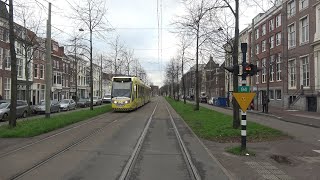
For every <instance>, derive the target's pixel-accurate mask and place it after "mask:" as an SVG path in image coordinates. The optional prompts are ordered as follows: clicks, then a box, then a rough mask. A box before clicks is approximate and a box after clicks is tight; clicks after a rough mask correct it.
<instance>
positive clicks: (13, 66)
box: [9, 0, 17, 127]
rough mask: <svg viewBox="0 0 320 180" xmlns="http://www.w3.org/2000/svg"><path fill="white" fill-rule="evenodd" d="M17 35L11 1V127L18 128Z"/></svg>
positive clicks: (10, 1) (11, 1) (11, 2)
mask: <svg viewBox="0 0 320 180" xmlns="http://www.w3.org/2000/svg"><path fill="white" fill-rule="evenodd" d="M15 39H16V38H15V34H14V21H13V0H9V42H10V56H11V102H10V104H11V105H10V116H9V126H10V127H16V125H17V121H16V112H17V109H16V107H17V95H16V94H17V57H16V50H15Z"/></svg>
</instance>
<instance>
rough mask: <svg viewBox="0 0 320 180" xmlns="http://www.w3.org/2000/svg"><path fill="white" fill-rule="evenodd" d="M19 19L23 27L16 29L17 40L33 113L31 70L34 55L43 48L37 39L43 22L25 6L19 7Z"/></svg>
mask: <svg viewBox="0 0 320 180" xmlns="http://www.w3.org/2000/svg"><path fill="white" fill-rule="evenodd" d="M17 7H18V8H17V17H18V21H21V22H22V23H23V26H19V25H16V29H17V31H18V32H20V33H19V34H21V35H20V36H19V35H17V37H16V38H17V40H18V41H19V44H20V45H21V46H22V49H23V50H21V52H19V53H21V54H22V56H23V57H24V62H25V63H24V69H25V79H26V92H25V99H26V101H27V103H28V113H29V114H30V113H31V108H30V104H31V103H30V102H31V97H30V96H31V90H30V88H31V85H32V81H30V78H31V77H30V74H31V72H30V70H31V68H32V64H31V62H32V60H33V56H34V53H35V52H36V51H37V50H38V49H39V48H40V47H41V43H42V42H39V41H38V39H37V33H38V32H39V28H40V24H41V21H42V18H41V15H40V16H38V18H39V19H34V18H33V17H35V14H34V11H33V10H32V9H31V8H30V7H28V6H23V5H18V6H17ZM17 53H18V52H17Z"/></svg>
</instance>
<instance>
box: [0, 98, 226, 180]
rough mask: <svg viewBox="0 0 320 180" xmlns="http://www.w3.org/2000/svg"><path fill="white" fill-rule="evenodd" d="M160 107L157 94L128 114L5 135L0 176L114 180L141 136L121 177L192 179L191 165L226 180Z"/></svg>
mask: <svg viewBox="0 0 320 180" xmlns="http://www.w3.org/2000/svg"><path fill="white" fill-rule="evenodd" d="M157 104H158V105H157ZM166 106H167V103H166V102H165V100H164V99H163V98H162V97H159V98H157V99H153V100H152V101H151V102H150V103H148V104H147V105H145V106H143V107H141V108H140V109H138V110H136V111H133V112H130V113H113V112H110V113H106V114H103V115H100V116H98V117H96V118H93V119H91V120H88V121H84V122H81V123H77V124H74V125H72V126H70V127H67V128H64V129H61V130H58V131H55V132H52V133H48V134H47V135H42V136H40V137H38V138H37V137H36V138H34V139H29V140H28V139H24V140H21V139H20V140H14V139H10V140H7V139H6V140H7V141H11V142H8V143H7V144H9V145H11V146H12V147H11V146H8V147H6V148H5V145H3V146H1V143H0V161H1V163H0V179H15V178H17V179H32V180H35V179H41V180H42V179H46V180H49V179H90V180H91V179H119V177H120V176H121V174H123V172H124V169H126V168H125V167H126V165H127V164H128V162H130V158H131V157H133V152H135V151H134V150H135V148H136V147H140V146H137V142H139V140H141V139H142V141H141V148H139V151H137V153H136V158H134V161H132V164H131V165H130V168H129V171H128V172H129V173H128V176H127V178H126V179H148V180H149V179H183V180H184V179H192V176H193V174H192V172H193V171H192V170H191V169H192V168H191V167H192V165H190V164H192V163H194V166H193V168H194V169H195V172H197V173H199V176H201V179H213V178H219V179H229V178H230V176H228V173H227V172H226V170H225V169H224V168H223V167H222V166H221V165H220V164H219V162H217V161H216V160H215V158H214V157H212V154H209V153H208V152H207V151H206V149H205V147H203V145H202V144H201V143H199V141H198V140H197V138H196V137H194V135H193V134H192V133H190V132H187V131H188V130H187V128H186V126H185V124H184V123H183V122H182V121H181V120H179V118H177V115H176V114H175V112H174V111H173V110H172V108H170V107H169V108H168V109H170V111H171V113H172V116H173V117H174V118H173V119H171V118H170V115H169V112H170V111H169V110H167V107H166ZM153 112H154V115H153V116H152V118H150V116H151V114H152V113H153ZM171 113H170V114H171ZM149 120H150V121H149ZM174 121H175V122H176V124H177V131H176V130H174V126H173V123H172V122H174ZM149 122H150V123H149ZM148 125H150V126H148ZM144 129H146V130H145V131H144ZM178 131H181V132H182V134H181V138H180V139H182V140H183V141H184V142H185V144H186V145H185V147H186V149H187V150H186V151H187V152H189V153H190V154H189V156H190V157H189V159H191V161H190V162H188V161H187V158H186V157H187V155H186V154H185V153H184V152H186V151H183V150H182V148H181V147H182V146H181V142H180V141H179V140H178V138H177V136H176V134H175V132H178ZM143 132H146V133H143ZM143 134H145V136H142V135H143ZM141 137H144V138H141ZM14 141H17V142H19V143H20V145H12V144H14ZM21 141H22V142H21ZM179 142H180V144H179ZM1 147H2V149H1ZM187 154H188V153H187Z"/></svg>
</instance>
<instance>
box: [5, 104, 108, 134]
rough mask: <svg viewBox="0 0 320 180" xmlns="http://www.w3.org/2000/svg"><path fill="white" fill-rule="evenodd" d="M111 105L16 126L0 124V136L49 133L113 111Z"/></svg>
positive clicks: (21, 122)
mask: <svg viewBox="0 0 320 180" xmlns="http://www.w3.org/2000/svg"><path fill="white" fill-rule="evenodd" d="M111 109H112V108H111V105H106V106H103V107H95V108H94V109H93V111H91V110H90V109H86V110H81V111H74V112H69V113H63V114H58V115H56V116H52V117H50V119H46V118H45V117H41V118H37V119H32V120H27V121H20V122H17V126H16V127H15V128H10V127H9V126H8V125H4V126H0V137H2V138H17V137H33V136H37V135H40V134H43V133H47V132H50V131H53V130H56V129H59V128H63V127H65V126H68V125H70V124H73V123H76V122H79V121H83V120H86V119H89V118H92V117H95V116H98V115H100V114H104V113H106V112H109V111H111Z"/></svg>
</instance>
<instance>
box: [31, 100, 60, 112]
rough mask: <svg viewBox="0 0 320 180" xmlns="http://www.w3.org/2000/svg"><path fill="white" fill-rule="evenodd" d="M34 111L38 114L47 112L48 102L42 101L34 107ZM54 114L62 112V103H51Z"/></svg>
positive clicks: (53, 101) (55, 101)
mask: <svg viewBox="0 0 320 180" xmlns="http://www.w3.org/2000/svg"><path fill="white" fill-rule="evenodd" d="M34 111H35V113H37V114H40V113H45V112H46V101H44V100H42V101H40V103H39V105H37V106H35V107H34ZM52 112H60V103H59V101H57V100H51V101H50V113H52Z"/></svg>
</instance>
